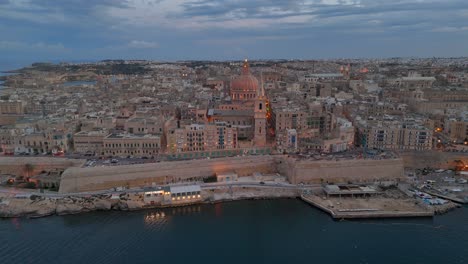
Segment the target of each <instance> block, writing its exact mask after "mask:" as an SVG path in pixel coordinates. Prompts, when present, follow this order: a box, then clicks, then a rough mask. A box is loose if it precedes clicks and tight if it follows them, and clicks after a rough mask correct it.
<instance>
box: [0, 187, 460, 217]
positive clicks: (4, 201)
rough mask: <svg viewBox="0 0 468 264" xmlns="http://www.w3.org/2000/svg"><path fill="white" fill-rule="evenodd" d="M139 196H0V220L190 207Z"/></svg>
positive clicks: (443, 208) (257, 193)
mask: <svg viewBox="0 0 468 264" xmlns="http://www.w3.org/2000/svg"><path fill="white" fill-rule="evenodd" d="M203 197H204V199H203V200H202V201H199V202H196V204H209V203H220V202H230V201H238V200H255V199H276V198H299V197H301V195H300V193H299V192H298V191H296V190H279V189H274V188H273V189H268V188H261V189H260V188H231V189H229V191H228V190H227V189H224V188H223V189H212V190H204V191H203ZM142 198H143V195H142V194H141V193H131V194H126V193H121V194H120V196H119V197H118V198H117V199H116V197H115V194H114V197H113V196H112V195H111V194H99V195H90V196H87V197H78V196H66V197H43V196H37V195H31V196H30V197H28V198H13V197H0V218H17V217H27V218H40V217H46V216H52V215H70V214H81V213H87V212H93V211H135V210H144V209H151V208H167V207H180V206H187V205H193V204H194V203H190V204H179V205H159V204H156V205H151V204H148V203H145V202H144V201H143V199H142ZM457 207H461V205H459V204H457V203H454V202H449V203H447V204H445V205H438V206H435V207H432V208H431V209H430V210H433V212H434V214H435V215H440V214H444V213H447V212H449V211H452V210H454V209H455V208H457Z"/></svg>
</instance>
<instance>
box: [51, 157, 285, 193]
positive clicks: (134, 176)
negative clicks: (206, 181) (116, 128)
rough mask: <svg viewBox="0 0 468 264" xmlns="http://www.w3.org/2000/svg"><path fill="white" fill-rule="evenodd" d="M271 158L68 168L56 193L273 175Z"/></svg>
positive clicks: (274, 168)
mask: <svg viewBox="0 0 468 264" xmlns="http://www.w3.org/2000/svg"><path fill="white" fill-rule="evenodd" d="M273 160H274V158H273V156H250V157H235V158H220V159H212V160H191V161H171V162H161V163H151V164H141V165H125V166H109V167H92V168H69V169H67V170H66V171H65V172H64V173H63V174H62V180H61V183H60V192H61V193H68V192H84V191H97V190H105V189H111V188H114V187H119V186H126V187H130V188H132V187H142V186H151V185H152V183H156V184H164V183H171V182H178V181H181V180H184V179H189V178H206V177H210V176H214V175H215V174H216V173H223V172H235V173H237V174H238V175H239V176H240V177H242V176H247V175H251V174H253V173H254V172H260V173H276V172H277V171H276V167H275V166H272V165H273V164H274V162H273Z"/></svg>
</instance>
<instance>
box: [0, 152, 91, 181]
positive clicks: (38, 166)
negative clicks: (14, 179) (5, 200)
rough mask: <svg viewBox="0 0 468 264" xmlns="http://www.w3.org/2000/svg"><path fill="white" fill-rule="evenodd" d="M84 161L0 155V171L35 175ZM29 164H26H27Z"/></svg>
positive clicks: (79, 164) (77, 164)
mask: <svg viewBox="0 0 468 264" xmlns="http://www.w3.org/2000/svg"><path fill="white" fill-rule="evenodd" d="M84 162H85V161H84V160H79V159H66V158H52V157H37V156H30V157H5V156H2V157H0V173H1V174H12V175H17V176H24V175H25V174H29V175H35V174H38V173H40V172H41V171H50V170H55V169H67V168H70V167H76V166H81V165H82V164H83V163H84ZM28 164H29V165H31V166H27V165H28Z"/></svg>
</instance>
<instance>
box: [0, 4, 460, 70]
mask: <svg viewBox="0 0 468 264" xmlns="http://www.w3.org/2000/svg"><path fill="white" fill-rule="evenodd" d="M0 14H1V16H0V17H1V18H0V22H1V24H2V26H0V32H2V35H3V36H4V37H3V39H2V40H1V41H0V54H1V55H0V59H2V60H3V61H24V62H25V63H30V62H34V61H44V60H46V61H50V60H55V61H70V60H99V59H112V58H115V59H150V60H169V61H175V60H197V59H208V60H235V59H242V58H245V57H249V58H252V59H270V58H273V59H274V58H278V59H279V58H284V59H297V58H304V59H312V58H317V59H325V58H342V57H351V58H360V57H365V58H375V57H412V56H416V57H433V56H435V57H457V56H464V55H466V54H465V53H464V46H465V45H464V44H465V43H466V42H467V40H468V25H466V21H467V19H466V18H468V3H467V2H466V1H460V0H452V1H413V0H404V1H398V2H396V3H389V2H388V1H367V0H361V1H353V0H349V1H348V0H347V1H328V0H326V1H288V2H287V3H282V2H281V1H256V2H249V1H199V2H195V1H185V0H180V1H156V2H154V1H140V0H131V1H108V0H100V1H93V2H92V3H89V2H85V1H79V0H77V1H71V2H68V3H62V2H57V1H45V2H41V3H38V2H37V1H26V0H25V1H9V0H2V1H0Z"/></svg>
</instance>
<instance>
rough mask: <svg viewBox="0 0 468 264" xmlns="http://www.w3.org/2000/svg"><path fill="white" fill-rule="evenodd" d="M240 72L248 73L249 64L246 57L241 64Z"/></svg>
mask: <svg viewBox="0 0 468 264" xmlns="http://www.w3.org/2000/svg"><path fill="white" fill-rule="evenodd" d="M242 74H243V75H248V74H250V66H249V62H248V60H247V59H245V60H244V65H243V66H242Z"/></svg>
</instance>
